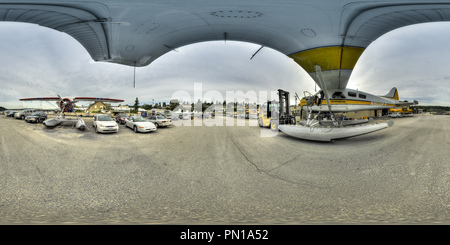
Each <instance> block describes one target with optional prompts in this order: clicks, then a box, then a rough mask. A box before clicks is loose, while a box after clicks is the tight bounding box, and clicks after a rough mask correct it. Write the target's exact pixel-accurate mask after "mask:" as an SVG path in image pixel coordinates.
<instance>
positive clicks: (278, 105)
mask: <svg viewBox="0 0 450 245" xmlns="http://www.w3.org/2000/svg"><path fill="white" fill-rule="evenodd" d="M281 124H295V118H294V116H291V115H290V113H289V92H287V91H284V90H282V89H278V101H275V100H272V101H267V102H265V103H264V104H262V105H261V106H260V107H259V112H258V125H259V126H260V127H269V128H270V129H271V130H273V131H277V130H278V125H281Z"/></svg>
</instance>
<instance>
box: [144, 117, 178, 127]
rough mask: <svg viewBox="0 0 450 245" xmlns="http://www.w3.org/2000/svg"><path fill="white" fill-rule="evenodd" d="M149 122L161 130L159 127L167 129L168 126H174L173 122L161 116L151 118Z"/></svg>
mask: <svg viewBox="0 0 450 245" xmlns="http://www.w3.org/2000/svg"><path fill="white" fill-rule="evenodd" d="M148 120H149V121H150V122H152V123H153V124H155V126H156V127H157V128H159V127H167V126H170V125H173V124H172V120H170V119H167V118H166V117H165V116H161V115H156V116H149V117H148Z"/></svg>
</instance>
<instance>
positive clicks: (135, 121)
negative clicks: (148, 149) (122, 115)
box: [125, 116, 156, 133]
mask: <svg viewBox="0 0 450 245" xmlns="http://www.w3.org/2000/svg"><path fill="white" fill-rule="evenodd" d="M125 126H127V127H129V128H131V129H133V130H134V132H135V133H137V132H152V131H156V126H155V124H153V123H152V122H150V121H148V120H147V119H145V118H143V117H142V116H131V117H129V118H126V119H125Z"/></svg>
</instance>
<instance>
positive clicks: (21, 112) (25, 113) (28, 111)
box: [14, 109, 36, 120]
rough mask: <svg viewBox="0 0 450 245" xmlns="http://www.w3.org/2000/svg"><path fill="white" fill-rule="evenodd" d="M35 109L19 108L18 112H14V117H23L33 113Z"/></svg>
mask: <svg viewBox="0 0 450 245" xmlns="http://www.w3.org/2000/svg"><path fill="white" fill-rule="evenodd" d="M35 112H36V110H35V109H25V110H21V111H19V112H16V114H14V118H17V119H22V120H23V119H25V117H27V116H29V115H31V114H33V113H35Z"/></svg>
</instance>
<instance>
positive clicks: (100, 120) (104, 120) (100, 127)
mask: <svg viewBox="0 0 450 245" xmlns="http://www.w3.org/2000/svg"><path fill="white" fill-rule="evenodd" d="M92 124H93V126H94V128H95V132H97V133H117V132H119V125H118V124H117V123H116V122H115V121H114V120H113V119H112V118H111V117H110V116H108V115H104V114H96V115H95V116H94V119H93V120H92Z"/></svg>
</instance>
